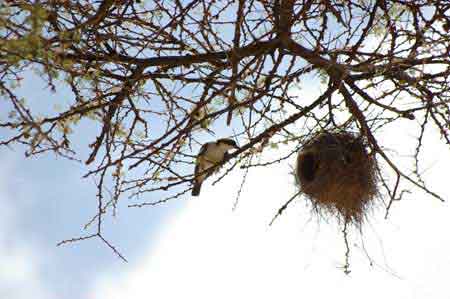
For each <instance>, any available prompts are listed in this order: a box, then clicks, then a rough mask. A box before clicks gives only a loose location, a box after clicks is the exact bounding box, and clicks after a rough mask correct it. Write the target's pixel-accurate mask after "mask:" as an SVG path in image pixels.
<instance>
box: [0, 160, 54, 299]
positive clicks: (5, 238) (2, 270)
mask: <svg viewBox="0 0 450 299" xmlns="http://www.w3.org/2000/svg"><path fill="white" fill-rule="evenodd" d="M8 157H9V156H8V155H5V156H4V159H1V160H0V165H2V171H1V172H0V203H1V208H0V265H1V266H0V298H11V299H22V298H23V299H29V298H35V299H41V298H42V299H44V298H45V299H49V298H52V297H50V296H49V292H48V291H47V290H46V288H45V287H44V285H43V283H42V281H41V278H42V277H41V274H42V273H41V267H40V263H41V261H42V260H41V259H42V255H41V254H40V251H39V249H38V248H37V247H35V246H33V244H31V243H30V242H27V240H23V239H21V234H20V231H18V229H17V227H18V223H19V221H18V219H19V217H21V214H20V211H18V210H16V209H15V208H14V207H13V205H12V204H11V199H12V198H13V196H12V194H13V193H12V192H13V190H10V189H9V188H8V181H9V180H10V179H11V177H13V176H12V174H13V168H14V164H15V162H14V161H11V160H9V159H8ZM9 158H10V157H9ZM16 191H17V190H16Z"/></svg>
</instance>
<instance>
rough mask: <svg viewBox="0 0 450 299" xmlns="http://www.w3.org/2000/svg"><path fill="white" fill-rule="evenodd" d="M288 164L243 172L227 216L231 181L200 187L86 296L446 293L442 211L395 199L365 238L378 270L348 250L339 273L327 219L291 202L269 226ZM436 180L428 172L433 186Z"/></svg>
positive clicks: (338, 253) (338, 249)
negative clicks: (148, 242)
mask: <svg viewBox="0 0 450 299" xmlns="http://www.w3.org/2000/svg"><path fill="white" fill-rule="evenodd" d="M443 163H446V162H445V161H443ZM447 165H450V164H447ZM286 167H287V166H286V165H280V166H279V167H276V168H275V169H274V168H265V169H258V170H256V171H255V172H256V173H253V175H250V176H249V177H250V178H251V179H250V180H249V184H248V185H247V186H246V187H245V190H248V192H244V193H245V194H244V195H243V197H242V198H241V200H240V202H239V205H238V209H237V210H236V211H235V212H232V211H231V208H232V206H233V200H234V199H233V198H232V197H233V194H234V192H235V191H236V190H237V187H238V186H239V183H240V182H239V178H238V177H237V176H233V177H231V178H229V179H227V181H226V182H224V183H222V184H220V185H217V186H206V185H209V184H205V186H204V188H203V189H202V193H203V194H202V196H201V197H200V198H199V199H192V201H191V202H190V203H189V205H188V207H187V209H186V210H184V211H182V212H181V213H180V214H178V215H176V216H175V217H174V218H173V220H172V222H171V223H168V224H167V226H166V229H165V230H164V231H163V232H161V236H160V240H159V245H157V246H156V248H152V249H151V250H149V251H148V254H147V256H145V257H143V258H142V259H141V260H137V261H135V262H134V263H133V264H132V265H131V266H130V268H129V269H127V270H126V271H124V272H122V273H121V274H119V275H114V274H108V275H104V276H101V277H99V279H98V281H97V282H96V283H95V284H94V285H93V287H92V290H91V293H90V297H89V298H91V299H94V298H110V299H116V298H117V299H119V298H148V297H154V298H301V297H306V298H328V297H335V298H344V297H345V298H361V297H362V296H363V297H364V298H365V299H370V298H374V299H375V298H377V299H378V298H423V297H424V296H425V295H427V296H428V297H430V298H440V297H442V296H444V294H446V287H445V284H444V279H446V278H448V277H449V276H450V270H449V267H448V264H449V263H448V262H449V259H448V257H447V255H446V252H448V250H449V249H450V237H448V236H447V235H448V234H446V232H444V231H442V229H443V228H446V227H449V225H450V221H449V219H448V217H447V216H446V215H448V212H449V209H448V207H446V206H443V205H441V204H438V203H437V202H436V201H434V200H433V199H430V198H426V200H422V198H418V199H417V200H414V201H405V202H403V203H399V204H398V205H397V206H396V207H395V208H394V209H393V214H394V215H393V217H394V218H393V219H392V220H388V221H378V220H380V218H382V217H378V220H377V221H374V222H373V223H371V225H369V226H368V228H367V232H366V235H365V237H364V239H365V245H366V248H367V249H368V251H369V254H370V255H371V257H373V258H374V260H375V262H376V264H377V265H379V266H374V267H370V266H369V261H368V259H367V258H366V257H365V256H364V252H362V251H361V250H358V249H357V248H355V247H353V246H352V258H351V263H352V270H353V272H352V274H351V276H350V277H347V276H345V275H344V274H343V272H342V270H340V269H339V268H338V267H339V266H340V265H341V264H342V262H343V255H344V247H343V241H342V237H341V235H340V233H339V230H338V229H337V228H336V227H334V226H333V224H332V223H330V224H326V223H322V224H320V226H317V225H316V222H315V221H314V220H313V221H310V222H308V219H309V214H308V212H307V211H306V210H305V208H304V207H303V205H301V204H297V205H295V206H293V207H291V208H290V209H288V210H287V213H286V214H283V216H282V217H281V218H280V219H278V220H279V221H278V222H276V223H275V225H274V226H273V227H271V228H269V227H268V225H267V224H268V222H269V221H270V219H271V217H272V216H273V213H274V212H275V211H276V209H277V208H278V207H279V206H280V204H281V203H282V202H283V201H285V200H287V199H288V198H289V196H290V195H291V192H293V188H292V178H291V177H289V175H288V174H287V171H286ZM439 175H442V174H440V173H439V172H434V173H433V172H432V173H430V177H431V179H432V180H435V181H434V182H435V183H436V180H438V179H439ZM397 207H398V208H397ZM400 213H401V214H400ZM381 214H382V213H380V215H381ZM431 232H436V234H432V233H431ZM380 242H381V243H380ZM385 259H386V261H385ZM443 263H444V264H443ZM390 268H392V269H393V270H391V269H390ZM391 271H392V272H393V273H391Z"/></svg>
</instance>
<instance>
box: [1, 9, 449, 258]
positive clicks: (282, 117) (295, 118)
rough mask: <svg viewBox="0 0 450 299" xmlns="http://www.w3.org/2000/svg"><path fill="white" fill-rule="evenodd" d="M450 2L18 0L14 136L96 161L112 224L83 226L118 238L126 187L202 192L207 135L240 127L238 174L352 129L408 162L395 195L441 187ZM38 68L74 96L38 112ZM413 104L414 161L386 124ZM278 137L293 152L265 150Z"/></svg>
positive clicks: (10, 104)
mask: <svg viewBox="0 0 450 299" xmlns="http://www.w3.org/2000/svg"><path fill="white" fill-rule="evenodd" d="M449 9H450V4H449V3H448V1H425V0H421V1H401V0H394V1H385V0H349V1H342V0H296V1H295V0H250V1H244V0H235V1H232V0H224V1H215V0H186V1H178V0H174V1H164V0H148V1H133V0H102V1H100V0H99V1H72V0H48V1H45V0H41V1H32V0H16V1H14V0H9V1H8V0H6V1H4V2H3V3H2V4H0V24H1V25H0V26H1V27H0V36H1V40H0V92H1V100H0V103H1V110H2V113H3V114H2V119H0V128H1V130H2V131H1V132H2V134H1V136H0V145H2V146H12V145H14V144H22V145H25V146H26V148H27V150H26V154H27V155H38V154H42V153H45V152H53V153H56V154H57V155H60V156H63V157H67V158H70V159H82V160H83V162H85V163H86V164H87V167H88V168H89V169H88V170H87V173H86V177H92V176H94V177H96V178H97V180H96V181H97V184H98V185H97V187H98V192H97V200H98V212H97V215H96V217H94V219H92V222H96V223H97V224H98V225H97V228H98V230H97V231H96V232H95V233H94V234H92V235H87V236H84V237H81V238H78V239H72V240H69V241H75V240H83V239H87V238H94V237H99V238H101V239H102V240H103V241H105V242H106V243H107V244H108V245H110V244H109V243H108V242H107V241H106V240H105V239H104V238H103V236H102V231H101V230H102V217H104V215H105V214H106V213H108V212H110V211H112V210H113V209H114V208H115V205H116V203H117V201H118V200H119V199H120V198H122V197H123V195H125V196H131V197H136V196H139V195H142V194H149V193H151V192H157V191H164V192H162V193H159V194H168V195H167V196H162V197H161V198H160V200H158V201H157V202H148V201H145V200H144V201H143V202H140V203H138V204H132V206H144V205H155V204H158V203H163V202H166V201H168V200H170V199H173V198H178V197H183V196H187V195H186V194H188V191H189V190H190V189H191V188H192V187H191V182H192V179H193V163H195V155H196V153H197V150H198V147H199V145H201V144H202V143H203V142H204V141H205V140H206V139H208V138H211V136H208V134H209V135H212V134H214V132H216V133H217V132H220V131H221V130H223V128H224V127H225V128H227V127H228V128H232V129H233V130H234V132H235V134H234V136H233V138H235V139H237V140H238V141H239V143H240V145H241V147H240V149H239V150H237V151H236V152H234V153H233V154H232V155H231V156H230V157H228V159H227V161H224V163H226V162H230V163H229V164H227V165H228V166H227V168H226V169H225V171H224V175H227V174H229V173H230V172H232V170H233V169H235V168H236V166H237V165H239V167H241V168H244V169H248V168H250V167H258V166H260V167H270V165H271V164H273V163H277V162H279V161H282V160H285V159H288V158H289V157H290V156H292V155H294V154H295V153H296V152H297V151H298V149H299V146H300V145H301V144H302V142H303V141H304V140H306V139H307V138H309V137H310V136H311V134H314V133H315V132H318V131H323V130H327V129H345V130H353V131H358V132H360V134H362V135H363V136H365V138H366V139H367V141H368V144H369V146H370V148H371V151H372V154H373V155H376V157H377V158H378V160H379V161H380V162H382V164H383V165H384V168H385V171H390V172H391V173H393V174H394V179H393V180H387V179H384V180H382V181H381V183H380V184H381V185H382V187H383V188H384V199H385V201H386V204H387V211H389V208H390V206H391V204H392V202H393V201H395V200H399V199H400V198H401V195H402V190H404V187H403V186H404V185H403V184H404V183H407V182H409V183H412V184H413V185H414V186H415V187H416V188H418V189H422V190H424V191H425V192H427V193H428V194H430V195H431V196H434V197H436V198H438V199H440V197H439V196H438V195H437V194H435V193H433V192H432V191H431V190H429V189H428V188H427V187H426V185H425V183H424V181H423V179H422V178H421V176H420V171H419V162H420V161H419V153H420V151H421V150H422V147H423V146H425V143H424V142H423V137H424V132H425V131H426V129H427V128H428V127H435V128H437V129H438V130H439V132H440V135H441V137H442V138H441V140H442V142H444V143H446V144H448V145H450V132H449V129H450V121H449V118H450V108H449V103H450V90H449V88H450V87H449V86H450V84H449V83H450V82H449V81H450V79H449V75H450V58H449V52H450V38H449V29H450V12H449V11H450V10H449ZM30 70H34V71H37V72H38V74H39V76H40V78H41V79H42V81H43V82H45V83H46V84H47V85H48V88H49V90H51V91H55V90H58V89H60V88H63V87H64V88H66V87H69V89H70V90H71V93H72V95H71V96H70V97H68V98H65V99H64V101H65V102H64V105H63V108H61V109H62V110H60V111H56V110H52V111H51V113H47V114H42V113H41V114H38V113H37V112H35V110H34V108H33V105H34V107H35V106H36V104H33V101H34V100H35V99H22V98H20V97H19V96H18V95H17V93H18V89H20V87H19V85H20V82H21V80H22V78H23V77H25V76H27V75H28V74H29V72H30ZM308 76H315V77H316V78H320V81H321V84H322V86H324V88H323V92H322V93H321V94H320V95H319V96H318V97H317V98H316V99H314V100H312V101H311V100H310V99H304V98H302V96H301V92H298V90H297V91H296V88H298V85H299V83H301V82H302V81H303V80H306V79H305V78H308ZM405 99H407V100H405ZM5 112H6V113H5ZM84 119H90V120H91V123H94V124H95V128H96V130H97V134H96V138H95V139H93V140H91V141H90V142H91V143H90V145H89V150H90V154H89V155H88V157H79V156H78V155H77V153H76V152H75V151H74V150H73V142H72V139H71V136H72V134H73V132H76V131H77V126H78V125H79V123H80V122H81V121H83V120H84ZM401 119H409V120H410V121H411V122H414V123H416V124H419V126H418V131H417V145H416V150H415V156H414V159H413V161H412V169H413V171H412V172H411V171H406V170H405V169H401V168H399V167H398V166H397V165H396V163H395V162H394V160H393V159H392V157H391V156H390V155H389V154H388V153H386V152H385V150H384V147H383V142H382V139H380V138H379V137H376V136H377V132H378V131H380V130H381V129H382V128H384V127H386V126H387V125H389V124H392V123H396V122H397V121H399V120H401ZM299 123H301V124H302V129H300V130H299V129H298V127H299V126H298V124H299ZM296 125H297V126H296ZM294 128H295V130H294ZM218 135H220V134H218ZM278 144H287V145H288V146H290V151H289V153H288V154H285V153H284V152H283V154H280V155H279V156H277V157H273V155H271V157H270V159H266V160H264V161H260V162H258V163H256V162H255V161H256V159H254V158H255V157H259V156H261V155H263V154H264V152H265V151H266V149H267V148H273V147H276V146H277V145H278ZM224 175H222V176H219V180H220V178H222V177H223V176H224ZM244 180H245V179H244ZM107 184H112V186H109V187H111V190H112V191H111V192H110V194H108V193H107V194H105V190H106V189H105V188H106V187H108V186H106V185H107ZM121 196H122V197H121ZM285 207H286V206H283V207H282V208H281V209H280V211H279V213H281V212H282V211H283V210H284V208H285ZM110 246H111V245H110ZM111 247H112V246H111ZM112 248H113V247H112ZM113 249H114V248H113ZM114 250H115V249H114ZM116 253H118V252H117V251H116ZM118 254H119V253H118Z"/></svg>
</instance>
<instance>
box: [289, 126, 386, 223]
mask: <svg viewBox="0 0 450 299" xmlns="http://www.w3.org/2000/svg"><path fill="white" fill-rule="evenodd" d="M375 163H376V161H375V159H374V157H373V156H371V155H369V154H368V152H367V149H366V144H365V142H364V138H362V137H361V136H356V135H355V134H352V133H348V132H335V133H321V134H319V135H317V136H315V137H313V138H311V139H310V140H309V141H308V142H306V144H305V146H303V148H302V150H301V151H300V152H299V154H298V156H297V166H296V179H297V182H298V184H299V186H300V189H301V191H302V193H303V194H305V195H306V196H307V198H308V199H309V200H310V201H311V203H312V205H313V207H314V210H315V211H317V212H318V213H320V214H331V215H334V216H336V217H337V218H338V220H340V221H343V222H345V223H347V222H352V223H355V224H360V223H361V222H362V221H363V219H364V218H365V216H366V214H367V212H368V210H369V208H370V207H371V206H372V203H373V200H374V199H375V198H376V197H377V194H378V189H377V176H376V164H375ZM324 212H325V213H324Z"/></svg>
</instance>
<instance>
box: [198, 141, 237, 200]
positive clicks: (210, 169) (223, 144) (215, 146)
mask: <svg viewBox="0 0 450 299" xmlns="http://www.w3.org/2000/svg"><path fill="white" fill-rule="evenodd" d="M238 148H239V147H238V145H237V144H236V142H235V141H234V140H232V139H228V138H222V139H218V140H216V141H214V142H208V143H205V144H203V145H202V147H201V148H200V151H199V153H198V155H197V162H196V165H195V173H194V174H195V178H194V187H193V188H192V196H198V195H199V194H200V189H201V187H202V183H203V181H204V180H205V179H206V178H207V177H209V176H210V175H211V174H212V173H214V172H215V171H217V170H218V168H219V167H220V164H221V163H222V162H223V161H224V160H225V159H226V157H227V155H228V151H229V150H230V149H238Z"/></svg>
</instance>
